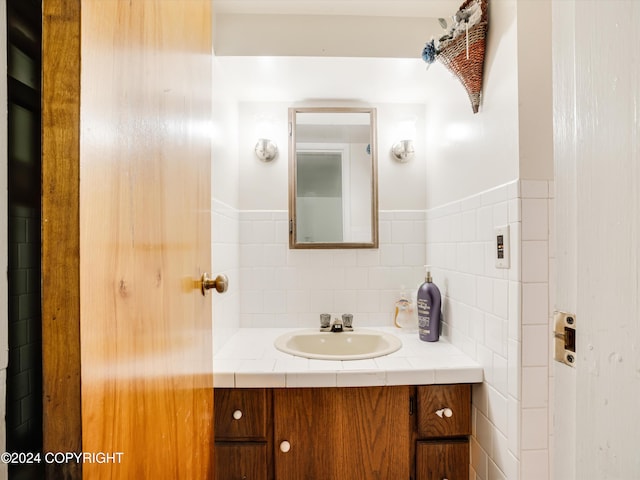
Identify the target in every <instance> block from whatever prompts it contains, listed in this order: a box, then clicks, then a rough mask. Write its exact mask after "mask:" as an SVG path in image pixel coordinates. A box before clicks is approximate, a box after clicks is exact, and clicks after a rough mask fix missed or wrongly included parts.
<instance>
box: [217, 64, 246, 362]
mask: <svg viewBox="0 0 640 480" xmlns="http://www.w3.org/2000/svg"><path fill="white" fill-rule="evenodd" d="M229 81H230V80H229V79H228V77H227V76H226V75H225V71H224V67H223V66H222V65H220V64H219V62H217V60H216V57H215V56H214V58H213V118H212V125H211V127H212V128H211V130H212V132H213V135H212V144H211V147H212V149H211V151H212V165H211V195H212V199H211V242H212V253H211V262H212V264H211V272H212V273H213V274H214V275H218V274H220V273H224V274H226V275H227V277H228V278H229V280H230V282H229V289H228V290H227V292H226V293H225V294H224V295H213V300H212V302H213V324H214V331H213V349H214V352H215V351H217V350H218V349H219V348H220V346H221V345H223V344H224V343H225V341H226V340H227V339H228V338H229V337H230V336H231V335H232V334H233V333H234V331H235V330H236V329H237V328H238V327H239V326H240V303H239V302H240V263H239V262H240V257H239V232H240V216H239V211H238V203H239V179H238V178H239V174H240V170H239V165H238V160H237V159H238V106H237V102H236V100H235V98H234V96H233V95H232V94H231V92H230V90H231V87H230V85H229Z"/></svg>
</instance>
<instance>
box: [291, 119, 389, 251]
mask: <svg viewBox="0 0 640 480" xmlns="http://www.w3.org/2000/svg"><path fill="white" fill-rule="evenodd" d="M299 113H368V114H369V122H370V123H369V127H370V155H371V241H370V242H301V241H299V239H298V238H297V229H296V225H297V223H296V222H297V210H296V191H297V175H298V168H297V151H296V116H297V114H299ZM289 248H291V249H352V248H378V148H377V122H376V109H375V108H373V107H292V108H290V109H289Z"/></svg>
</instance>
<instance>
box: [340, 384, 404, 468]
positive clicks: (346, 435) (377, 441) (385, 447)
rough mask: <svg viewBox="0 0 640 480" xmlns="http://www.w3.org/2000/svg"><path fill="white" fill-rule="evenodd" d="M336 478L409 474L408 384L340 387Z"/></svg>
mask: <svg viewBox="0 0 640 480" xmlns="http://www.w3.org/2000/svg"><path fill="white" fill-rule="evenodd" d="M339 393H340V400H339V401H340V403H339V404H338V405H339V406H340V407H339V408H340V410H341V413H342V415H341V422H342V439H341V444H340V445H341V447H342V448H341V452H342V464H343V465H344V467H345V471H344V472H343V475H344V476H342V477H339V478H367V479H372V480H374V479H380V480H384V479H390V478H398V479H402V478H409V468H410V454H411V448H410V441H411V432H410V423H409V387H406V386H399V387H371V388H345V389H340V392H339Z"/></svg>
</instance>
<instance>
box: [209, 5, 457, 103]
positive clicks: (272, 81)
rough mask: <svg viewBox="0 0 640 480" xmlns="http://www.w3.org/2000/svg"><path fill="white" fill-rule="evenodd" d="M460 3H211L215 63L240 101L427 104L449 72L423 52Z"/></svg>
mask: <svg viewBox="0 0 640 480" xmlns="http://www.w3.org/2000/svg"><path fill="white" fill-rule="evenodd" d="M461 1H462V0H366V1H363V0H214V12H215V15H216V17H217V22H218V24H217V31H218V34H219V35H220V37H219V38H218V39H217V41H218V43H217V44H216V45H215V46H214V49H215V51H216V64H217V67H218V71H219V72H221V75H222V77H223V78H224V80H225V84H226V88H227V89H228V91H229V92H231V93H232V94H233V96H234V97H235V98H236V99H237V100H239V101H247V102H257V101H270V102H306V101H335V102H340V101H345V102H354V101H355V102H362V103H368V104H370V103H372V102H380V103H425V102H427V101H428V99H429V97H430V96H432V95H433V94H434V92H435V93H436V94H437V93H438V92H439V91H441V89H442V88H447V87H446V86H445V85H446V84H448V83H450V81H448V80H449V77H450V75H448V73H447V72H446V70H445V69H444V68H443V67H442V66H441V65H438V64H437V62H436V64H434V65H432V66H431V67H430V68H429V70H427V64H425V63H424V62H423V61H422V59H421V58H420V53H421V50H422V48H423V46H424V43H425V42H426V41H428V40H429V39H430V38H431V36H432V35H438V34H439V33H440V32H442V30H441V29H440V27H439V26H438V24H437V21H436V20H435V19H436V18H437V17H446V18H449V17H451V15H453V14H454V13H455V12H456V11H457V9H458V8H459V5H460V3H461ZM266 15H269V17H267V16H266ZM294 16H295V17H294ZM344 16H358V17H359V18H356V17H352V18H353V19H352V20H350V21H348V22H347V24H346V25H345V24H344V22H341V19H342V18H344ZM374 17H376V18H377V19H376V18H374ZM382 17H390V18H389V19H388V20H384V18H382ZM262 18H264V19H265V20H264V21H262V20H261V19H262ZM282 18H286V19H288V20H280V19H282ZM314 18H316V19H317V20H314ZM367 18H369V19H370V20H367ZM420 18H422V20H420ZM245 19H246V20H245ZM266 19H268V21H267V20H266ZM381 22H382V23H381ZM403 22H406V23H403ZM264 24H272V25H271V27H270V28H271V30H268V31H267V30H262V29H263V28H269V27H267V26H265V25H264ZM341 25H342V26H341ZM314 29H315V30H314ZM403 30H404V31H403ZM409 30H410V31H409ZM314 32H315V33H316V35H315V36H314ZM327 32H330V34H327ZM400 33H402V34H403V35H404V37H403V38H400V37H401V36H402V35H400ZM331 42H333V43H331ZM390 44H395V46H397V51H398V52H399V53H398V54H385V53H382V54H381V52H384V51H385V48H388V47H389V46H390ZM225 47H226V49H225ZM299 48H302V49H303V50H302V51H300V50H296V49H299ZM447 81H448V82H447Z"/></svg>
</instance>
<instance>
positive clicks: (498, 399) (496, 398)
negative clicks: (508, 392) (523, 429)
mask: <svg viewBox="0 0 640 480" xmlns="http://www.w3.org/2000/svg"><path fill="white" fill-rule="evenodd" d="M508 412H509V405H508V402H507V397H505V396H504V395H501V394H500V393H499V392H498V391H497V390H496V389H494V388H491V387H490V388H489V419H490V420H491V422H492V423H493V425H494V426H495V428H497V429H498V430H499V431H500V432H501V433H502V434H503V435H506V434H507V432H508V428H507V418H508Z"/></svg>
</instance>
